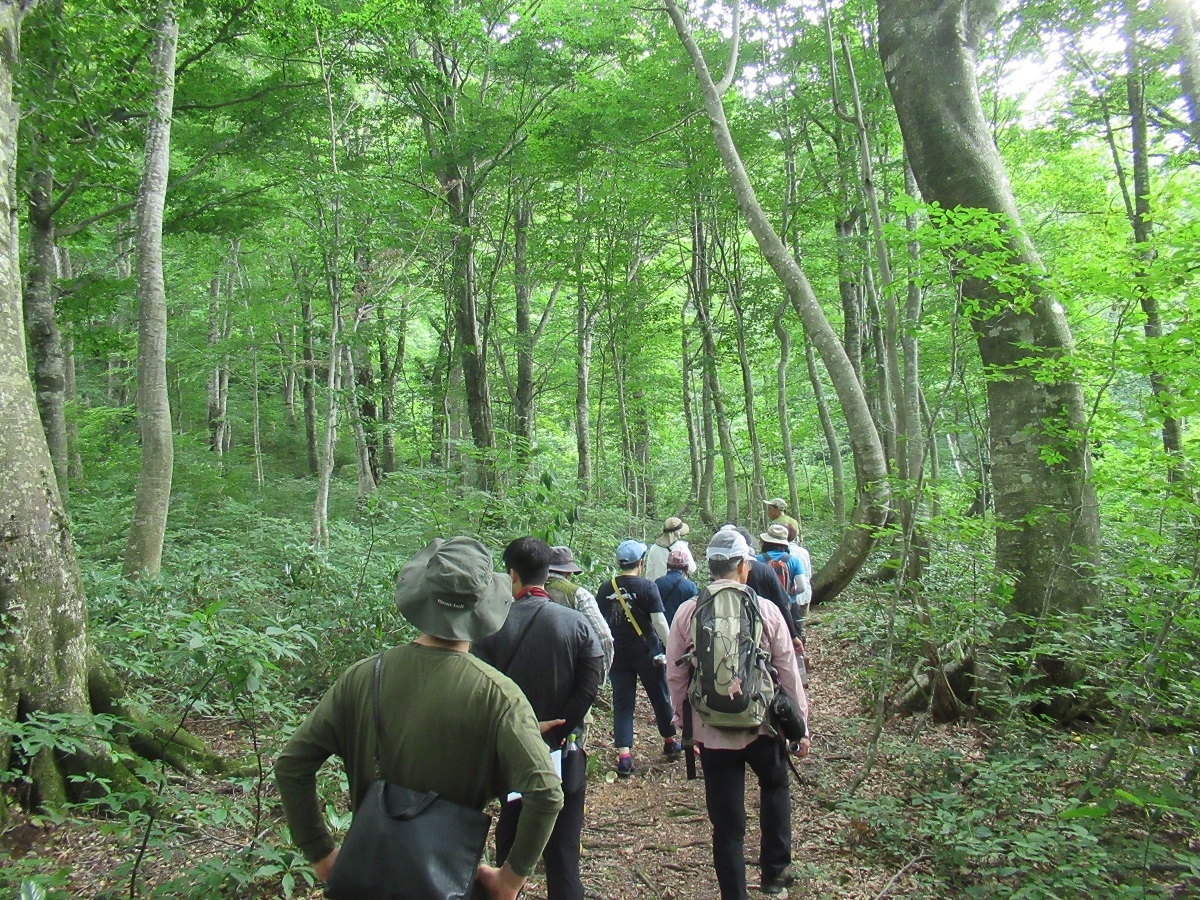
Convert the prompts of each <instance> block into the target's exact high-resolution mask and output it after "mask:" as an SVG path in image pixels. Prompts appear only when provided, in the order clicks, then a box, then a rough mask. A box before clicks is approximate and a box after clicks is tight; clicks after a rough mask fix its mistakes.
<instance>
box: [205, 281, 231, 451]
mask: <svg viewBox="0 0 1200 900" xmlns="http://www.w3.org/2000/svg"><path fill="white" fill-rule="evenodd" d="M229 333H230V317H229V310H228V308H227V307H226V306H225V305H224V304H223V303H222V302H221V275H220V273H219V272H218V273H217V274H216V275H213V277H212V279H211V280H210V281H209V285H208V352H209V355H210V356H211V357H212V358H213V359H214V360H215V362H214V363H213V364H212V368H210V369H209V370H208V390H207V396H208V449H209V450H211V451H212V452H213V453H215V454H216V456H217V458H218V459H221V458H222V457H223V456H224V455H225V445H226V440H227V437H226V434H227V428H228V418H227V415H226V414H227V412H228V405H229V353H228V351H227V350H226V349H225V340H226V339H227V338H228V337H229Z"/></svg>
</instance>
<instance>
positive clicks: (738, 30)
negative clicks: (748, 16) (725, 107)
mask: <svg viewBox="0 0 1200 900" xmlns="http://www.w3.org/2000/svg"><path fill="white" fill-rule="evenodd" d="M741 40H742V0H733V46H731V47H730V48H729V67H728V68H727V69H726V70H725V77H724V78H722V79H721V80H720V81H719V82H717V93H718V94H724V93H725V92H726V91H727V90H729V86H730V85H731V84H733V76H734V73H735V72H737V61H738V45H739V44H740V43H741Z"/></svg>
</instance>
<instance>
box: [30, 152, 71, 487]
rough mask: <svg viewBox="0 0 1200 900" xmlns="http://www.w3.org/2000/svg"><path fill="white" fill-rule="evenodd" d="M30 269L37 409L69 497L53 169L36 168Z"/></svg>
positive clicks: (59, 478) (56, 470) (61, 484)
mask: <svg viewBox="0 0 1200 900" xmlns="http://www.w3.org/2000/svg"><path fill="white" fill-rule="evenodd" d="M29 244H30V253H29V271H28V273H27V274H26V280H25V303H24V309H25V330H26V332H27V333H28V335H29V350H30V353H31V354H32V356H33V380H34V383H35V384H36V385H37V405H38V413H39V414H40V416H41V419H42V429H43V430H44V431H45V432H46V443H47V445H48V446H49V448H50V458H51V460H53V462H54V475H55V479H56V480H57V482H58V491H59V495H60V496H61V497H62V498H63V501H64V503H65V502H66V498H67V485H68V481H67V475H68V468H69V462H70V460H69V456H70V445H69V443H68V441H67V417H66V359H65V357H64V354H63V344H62V334H61V333H60V332H59V329H58V322H57V321H56V318H55V305H56V303H55V291H56V278H55V275H56V273H57V271H58V253H57V248H56V247H55V243H54V173H53V171H51V170H50V168H49V166H47V167H45V168H43V169H42V170H40V171H38V172H35V173H34V175H33V177H32V179H31V185H30V193H29Z"/></svg>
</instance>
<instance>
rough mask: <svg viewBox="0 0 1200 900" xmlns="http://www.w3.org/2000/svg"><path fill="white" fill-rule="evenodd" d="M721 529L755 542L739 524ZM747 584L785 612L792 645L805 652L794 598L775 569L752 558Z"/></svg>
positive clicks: (748, 542)
mask: <svg viewBox="0 0 1200 900" xmlns="http://www.w3.org/2000/svg"><path fill="white" fill-rule="evenodd" d="M721 531H736V532H737V533H738V534H740V535H741V536H742V537H743V538H744V539H745V541H746V544H747V545H750V544H753V543H754V538H753V537H752V536H751V534H750V532H749V531H747V530H746V529H745V528H739V527H738V526H737V525H723V526H721ZM746 584H748V585H749V586H750V587H751V588H752V589H753V590H754V593H756V594H758V596H760V597H765V598H766V599H767V600H770V601H771V602H772V603H773V604H775V605H776V606H778V607H779V611H780V612H781V613H783V621H784V624H786V625H787V630H788V636H789V637H790V638H791V639H792V647H793V648H794V649H795V650H796V651H798V652H803V650H804V642H803V641H801V640H800V637H799V636H798V635H797V634H796V621H795V619H793V618H792V598H791V597H789V596H788V595H787V591H785V590H784V589H783V585H782V584H780V583H779V579H778V578H777V577H776V576H775V570H774V569H772V568H771V567H770V566H768V565H767V564H766V563H765V562H760V561H759V560H757V559H752V560H751V561H750V574H749V576H747V578H746Z"/></svg>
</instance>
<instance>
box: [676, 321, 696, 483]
mask: <svg viewBox="0 0 1200 900" xmlns="http://www.w3.org/2000/svg"><path fill="white" fill-rule="evenodd" d="M679 320H680V327H679V333H680V342H681V348H680V353H681V359H680V362H681V368H682V372H683V379H682V380H683V420H684V422H686V423H687V435H688V462H689V471H690V473H691V479H690V481H689V486H690V488H691V490H690V491H689V493H688V496H689V497H697V496H699V494H700V457H701V450H700V435H699V433H698V429H697V428H696V411H695V409H694V406H695V390H694V389H695V379H694V378H693V371H694V370H693V367H692V350H691V347H690V345H689V341H688V333H689V331H690V330H691V329H690V326H689V324H688V320H687V304H686V303H685V304H684V305H683V309H682V310H681V311H680V315H679Z"/></svg>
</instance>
